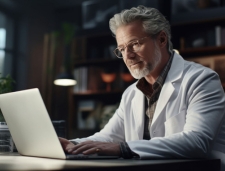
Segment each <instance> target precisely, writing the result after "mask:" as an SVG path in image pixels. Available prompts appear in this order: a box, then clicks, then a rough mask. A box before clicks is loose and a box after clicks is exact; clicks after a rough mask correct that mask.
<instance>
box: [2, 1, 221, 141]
mask: <svg viewBox="0 0 225 171" xmlns="http://www.w3.org/2000/svg"><path fill="white" fill-rule="evenodd" d="M138 5H145V6H149V7H154V8H157V9H159V10H160V11H161V12H162V13H163V14H164V15H165V16H166V18H167V19H168V20H169V21H170V24H171V30H172V42H173V44H174V49H177V50H178V51H179V53H180V54H181V55H182V56H183V57H184V58H185V59H186V60H191V61H195V62H198V63H201V64H202V65H205V66H207V67H210V68H212V69H213V70H216V71H217V72H218V74H219V75H220V78H221V84H222V85H224V83H225V0H151V1H150V0H107V1H105V0H0V73H1V75H0V76H1V77H5V76H7V75H10V77H11V78H12V79H13V80H14V81H15V83H13V88H12V91H18V90H25V89H30V88H39V90H40V92H41V95H42V97H43V100H44V102H45V105H46V108H47V110H48V112H49V115H50V118H51V120H52V121H53V122H54V125H56V126H57V125H58V126H59V130H60V129H61V127H62V133H61V134H62V136H65V137H66V138H75V137H84V136H88V135H91V134H93V133H94V132H96V131H98V130H100V129H101V128H102V127H104V125H105V124H106V123H107V121H108V119H109V118H110V117H111V116H112V115H113V113H114V111H115V110H116V108H117V107H118V104H119V102H120V99H121V95H122V92H123V91H124V90H125V88H126V87H127V86H129V85H130V84H132V83H133V82H135V81H136V80H134V79H133V78H132V77H131V76H130V74H129V72H128V71H127V69H126V67H125V65H124V64H123V61H122V60H121V59H117V58H116V57H115V56H114V54H113V53H112V51H113V50H114V49H115V47H116V41H115V39H114V37H113V36H112V34H111V33H110V30H109V27H108V21H109V19H110V18H111V17H112V16H113V15H114V14H115V13H117V12H120V11H121V10H122V9H126V8H131V7H133V6H138ZM62 73H63V74H64V73H66V74H70V75H72V76H73V77H74V79H75V80H76V85H75V86H59V85H55V84H54V83H53V82H54V80H55V79H56V78H57V77H58V76H59V75H60V74H62ZM60 131H61V130H60Z"/></svg>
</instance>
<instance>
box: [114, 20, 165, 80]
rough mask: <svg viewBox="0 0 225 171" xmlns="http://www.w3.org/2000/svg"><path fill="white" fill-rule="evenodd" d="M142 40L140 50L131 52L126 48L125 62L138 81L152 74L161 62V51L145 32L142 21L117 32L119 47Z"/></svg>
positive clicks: (125, 26)
mask: <svg viewBox="0 0 225 171" xmlns="http://www.w3.org/2000/svg"><path fill="white" fill-rule="evenodd" d="M143 37H147V38H145V39H143V40H140V50H139V51H138V52H131V51H130V50H129V49H128V48H125V51H124V55H123V60H124V62H125V64H126V66H127V68H128V69H129V71H130V73H131V74H132V76H133V77H134V78H136V79H140V78H142V77H146V76H148V75H150V74H152V73H153V72H154V71H155V69H156V67H157V66H158V64H159V63H160V61H161V56H162V55H161V51H160V48H159V46H158V45H157V42H156V41H155V40H153V39H152V38H151V37H149V35H148V34H147V33H146V32H145V31H144V29H143V27H142V23H141V21H134V22H132V23H130V24H128V25H124V26H121V27H119V28H118V29H117V31H116V41H117V45H118V47H126V45H127V44H128V43H130V42H132V41H135V40H139V39H141V38H143Z"/></svg>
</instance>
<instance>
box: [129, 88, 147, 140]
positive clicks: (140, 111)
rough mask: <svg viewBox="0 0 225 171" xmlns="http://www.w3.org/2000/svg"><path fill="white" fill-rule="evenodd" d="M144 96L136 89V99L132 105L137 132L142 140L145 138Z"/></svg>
mask: <svg viewBox="0 0 225 171" xmlns="http://www.w3.org/2000/svg"><path fill="white" fill-rule="evenodd" d="M144 98H145V97H144V94H143V93H142V92H141V91H140V90H138V89H137V88H136V89H135V98H133V100H132V102H131V104H132V106H131V108H132V112H133V115H134V117H135V130H136V132H137V136H138V137H137V138H138V139H142V138H143V131H144V110H145V106H144Z"/></svg>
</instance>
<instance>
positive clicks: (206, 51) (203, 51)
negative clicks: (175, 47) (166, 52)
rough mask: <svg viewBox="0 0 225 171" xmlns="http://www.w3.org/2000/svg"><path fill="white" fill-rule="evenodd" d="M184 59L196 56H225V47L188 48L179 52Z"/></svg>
mask: <svg viewBox="0 0 225 171" xmlns="http://www.w3.org/2000/svg"><path fill="white" fill-rule="evenodd" d="M179 52H180V54H181V55H182V56H183V57H194V56H198V57H199V56H207V55H218V54H223V53H224V54H225V46H219V47H216V46H211V47H201V48H187V49H184V50H179Z"/></svg>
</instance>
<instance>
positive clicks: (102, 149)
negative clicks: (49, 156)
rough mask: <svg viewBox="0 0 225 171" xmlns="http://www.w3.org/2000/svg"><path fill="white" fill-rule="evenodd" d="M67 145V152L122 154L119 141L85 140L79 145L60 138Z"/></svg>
mask: <svg viewBox="0 0 225 171" xmlns="http://www.w3.org/2000/svg"><path fill="white" fill-rule="evenodd" d="M60 142H61V143H62V144H64V145H65V146H66V148H64V149H66V152H68V153H71V154H80V153H82V154H85V155H88V154H95V153H98V154H99V155H111V156H121V152H120V145H119V144H118V143H108V142H99V141H85V142H82V143H79V144H77V145H74V144H72V145H70V143H71V142H68V140H67V141H65V139H64V140H60Z"/></svg>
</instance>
